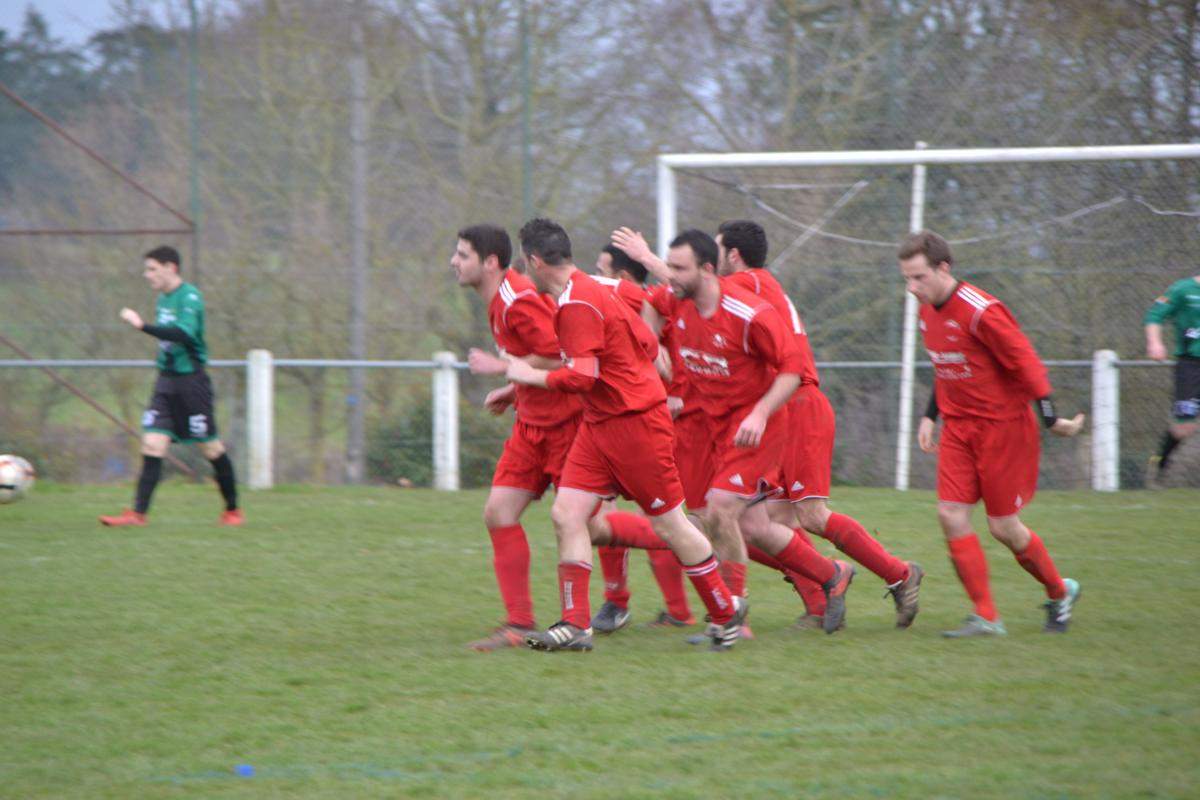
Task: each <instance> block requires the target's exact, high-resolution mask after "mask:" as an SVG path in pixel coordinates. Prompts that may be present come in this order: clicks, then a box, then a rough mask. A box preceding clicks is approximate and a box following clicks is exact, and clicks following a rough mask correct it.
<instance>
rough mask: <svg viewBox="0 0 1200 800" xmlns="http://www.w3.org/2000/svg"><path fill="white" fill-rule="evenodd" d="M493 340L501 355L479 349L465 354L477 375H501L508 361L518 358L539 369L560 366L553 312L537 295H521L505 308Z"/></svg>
mask: <svg viewBox="0 0 1200 800" xmlns="http://www.w3.org/2000/svg"><path fill="white" fill-rule="evenodd" d="M496 342H497V344H499V345H500V347H501V348H503V350H504V353H505V356H506V357H504V358H501V357H498V356H494V355H492V354H491V353H488V352H485V351H483V350H479V349H472V350H471V352H470V353H468V354H467V363H468V364H469V365H470V367H471V372H473V373H475V374H477V375H504V374H506V373H507V372H508V366H509V363H510V362H511V361H513V360H516V359H519V360H521V361H524V362H525V363H527V364H529V366H531V367H533V368H535V369H538V370H543V371H549V370H553V369H557V368H558V367H560V366H562V360H561V359H560V358H559V355H558V337H557V336H555V335H554V314H553V312H552V311H551V310H550V308H549V306H547V305H546V304H545V303H544V302H542V300H541V299H539V298H536V297H521V298H518V299H517V301H516V302H515V303H513V304H512V306H511V307H510V308H509V309H508V311H507V313H506V314H505V316H504V325H503V327H502V329H501V330H500V331H499V332H498V333H497V336H496Z"/></svg>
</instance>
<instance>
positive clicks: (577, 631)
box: [525, 620, 592, 653]
mask: <svg viewBox="0 0 1200 800" xmlns="http://www.w3.org/2000/svg"><path fill="white" fill-rule="evenodd" d="M525 644H526V646H528V647H532V648H533V649H534V650H543V651H545V652H547V653H550V652H553V651H555V650H577V651H580V652H586V651H588V650H591V649H592V629H591V628H578V627H576V626H574V625H572V624H571V623H569V622H566V621H563V620H560V621H558V622H556V623H554V624H553V625H551V626H550V627H549V628H547V629H546V630H544V631H530V632H529V633H527V634H526V635H525Z"/></svg>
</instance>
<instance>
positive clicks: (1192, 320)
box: [1145, 275, 1200, 475]
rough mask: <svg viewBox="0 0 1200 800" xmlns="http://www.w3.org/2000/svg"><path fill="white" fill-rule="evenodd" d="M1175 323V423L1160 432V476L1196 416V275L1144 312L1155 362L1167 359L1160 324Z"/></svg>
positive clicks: (1199, 382) (1199, 322) (1199, 335)
mask: <svg viewBox="0 0 1200 800" xmlns="http://www.w3.org/2000/svg"><path fill="white" fill-rule="evenodd" d="M1167 320H1171V322H1173V323H1174V326H1175V403H1174V405H1173V406H1172V409H1171V410H1172V414H1173V416H1174V417H1175V422H1174V424H1172V425H1171V426H1170V427H1169V428H1167V431H1166V433H1164V434H1163V438H1162V446H1161V447H1160V448H1159V453H1158V458H1157V460H1158V469H1157V474H1158V475H1162V473H1163V470H1165V469H1166V468H1167V463H1168V462H1169V461H1170V459H1171V453H1172V452H1174V450H1175V448H1176V447H1178V446H1179V444H1180V442H1182V441H1183V440H1184V439H1186V438H1188V437H1189V436H1191V435H1192V434H1193V433H1195V432H1196V428H1197V427H1198V425H1197V422H1196V419H1197V417H1198V416H1200V275H1197V276H1195V277H1193V278H1184V279H1183V280H1181V281H1176V282H1175V283H1173V284H1171V286H1170V288H1169V289H1167V291H1166V294H1164V295H1162V296H1160V297H1159V298H1158V299H1157V300H1155V301H1154V305H1152V306H1151V307H1150V310H1149V311H1147V312H1146V319H1145V325H1146V355H1148V356H1149V357H1150V358H1153V359H1154V360H1155V361H1165V360H1166V359H1167V347H1166V345H1165V344H1163V336H1162V328H1163V323H1164V322H1166V321H1167Z"/></svg>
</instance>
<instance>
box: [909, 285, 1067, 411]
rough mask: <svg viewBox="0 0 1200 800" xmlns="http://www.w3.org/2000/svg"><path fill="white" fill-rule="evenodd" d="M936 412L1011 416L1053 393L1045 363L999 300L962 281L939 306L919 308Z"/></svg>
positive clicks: (925, 305)
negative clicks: (930, 363) (931, 365)
mask: <svg viewBox="0 0 1200 800" xmlns="http://www.w3.org/2000/svg"><path fill="white" fill-rule="evenodd" d="M920 326H921V335H922V337H923V338H924V340H925V349H926V350H928V351H929V358H930V360H931V361H932V362H933V373H934V391H935V392H936V393H937V404H938V410H939V411H940V412H941V413H942V414H943V415H944V416H946V417H983V418H985V419H1012V418H1014V417H1019V416H1021V415H1022V414H1028V413H1030V407H1029V403H1030V401H1031V400H1035V399H1037V398H1039V397H1045V396H1046V395H1048V394H1050V392H1051V387H1050V380H1049V379H1048V378H1047V377H1046V367H1045V366H1044V365H1043V364H1042V361H1041V359H1040V358H1038V354H1037V352H1036V351H1035V350H1034V349H1033V345H1032V344H1030V343H1029V340H1028V339H1027V338H1025V334H1024V333H1022V332H1021V329H1020V328H1019V327H1018V326H1017V321H1016V319H1014V318H1013V315H1012V313H1011V312H1010V311H1009V310H1008V309H1007V308H1006V307H1005V306H1004V304H1003V303H1001V302H1000V301H999V300H997V299H996V298H994V297H992V296H991V295H990V294H988V293H987V292H985V291H983V290H982V289H979V288H976V287H974V286H972V285H970V284H969V283H959V284H958V287H957V288H956V289H955V290H954V293H953V294H952V295H950V299H949V300H947V301H946V302H945V303H942V305H941V306H940V307H934V306H933V305H927V304H923V305H922V306H921V322H920Z"/></svg>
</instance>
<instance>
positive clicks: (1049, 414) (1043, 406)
mask: <svg viewBox="0 0 1200 800" xmlns="http://www.w3.org/2000/svg"><path fill="white" fill-rule="evenodd" d="M1037 407H1038V413H1040V414H1041V415H1042V426H1043V427H1046V428H1053V427H1054V423H1056V422H1058V415H1057V414H1055V413H1054V401H1053V400H1051V399H1050V395H1046V396H1045V397H1039V398H1038V401H1037Z"/></svg>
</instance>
